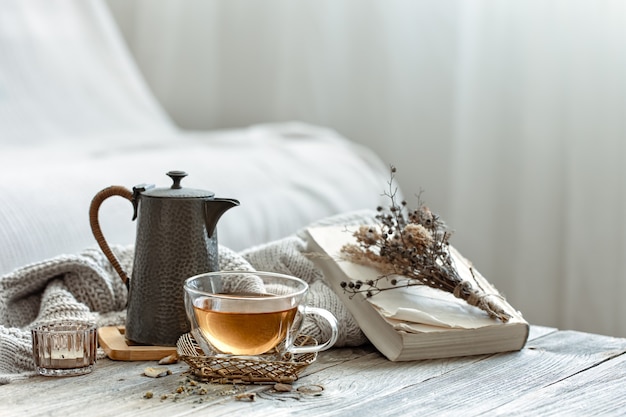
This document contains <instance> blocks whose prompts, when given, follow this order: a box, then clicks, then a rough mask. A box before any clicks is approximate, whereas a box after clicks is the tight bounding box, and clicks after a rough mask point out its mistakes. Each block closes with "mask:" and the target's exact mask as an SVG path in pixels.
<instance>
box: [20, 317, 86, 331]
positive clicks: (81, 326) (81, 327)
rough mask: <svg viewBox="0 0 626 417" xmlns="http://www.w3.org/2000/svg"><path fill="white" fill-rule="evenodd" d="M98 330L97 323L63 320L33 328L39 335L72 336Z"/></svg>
mask: <svg viewBox="0 0 626 417" xmlns="http://www.w3.org/2000/svg"><path fill="white" fill-rule="evenodd" d="M96 329H97V328H96V324H95V323H91V322H80V321H71V320H66V319H62V320H56V321H51V322H48V323H43V324H39V325H37V326H34V327H32V328H31V331H35V332H37V333H55V334H71V333H77V332H85V331H87V332H88V331H92V330H96Z"/></svg>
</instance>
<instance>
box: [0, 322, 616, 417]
mask: <svg viewBox="0 0 626 417" xmlns="http://www.w3.org/2000/svg"><path fill="white" fill-rule="evenodd" d="M531 329H532V330H531V340H530V341H529V343H528V344H527V346H526V348H524V349H523V350H522V351H520V352H514V353H505V354H498V355H492V356H474V357H461V358H452V359H439V360H427V361H414V362H403V363H397V362H396V363H394V362H390V361H388V360H386V359H385V358H384V357H383V356H381V355H380V354H379V353H378V352H377V351H376V350H375V349H374V348H373V347H372V346H363V347H359V348H346V349H332V350H330V351H326V352H321V353H320V354H319V355H318V359H317V361H316V362H315V363H313V364H312V365H311V366H309V367H308V368H307V369H306V370H305V372H304V373H303V375H302V377H301V378H300V379H299V380H298V381H296V382H295V383H294V384H293V387H294V391H292V392H276V391H275V390H273V389H272V387H271V386H233V385H218V384H200V385H198V386H196V388H198V387H200V386H201V387H203V388H204V389H205V390H206V393H205V394H204V395H199V394H198V393H197V392H195V393H194V392H184V393H181V394H176V389H177V387H179V386H182V387H184V388H186V389H190V387H189V386H188V383H187V382H186V381H187V380H186V371H187V369H188V367H187V365H186V364H184V363H179V364H175V365H170V366H169V368H170V369H171V370H172V372H173V374H172V375H170V376H167V377H163V378H157V379H154V378H148V377H145V376H143V375H142V373H143V369H144V368H145V367H146V366H156V362H153V361H150V362H119V361H111V360H108V359H105V360H100V361H98V363H97V364H96V369H95V370H94V372H93V373H92V374H88V375H83V376H79V377H71V378H50V377H33V378H31V379H28V380H24V381H18V382H15V383H13V384H9V385H4V386H0V403H1V404H2V407H1V411H0V415H29V416H43V415H51V416H62V417H71V416H74V415H76V416H82V415H88V414H90V415H98V416H118V417H119V416H120V415H134V416H135V415H136V416H144V415H145V416H154V415H157V416H158V415H166V416H182V415H191V414H196V413H198V412H200V413H203V414H210V415H211V416H228V417H232V415H233V414H237V413H238V414H240V415H251V414H253V415H255V416H258V417H261V416H266V415H267V416H272V417H276V416H282V415H329V416H330V415H337V414H341V415H347V416H350V415H354V416H358V417H363V416H364V415H377V414H380V415H381V416H384V415H407V414H416V413H419V415H428V414H436V415H440V414H442V413H450V414H462V415H479V414H485V413H487V414H492V413H495V412H502V413H503V414H510V413H511V412H512V411H514V410H521V411H522V413H521V414H524V415H538V414H543V410H544V409H545V410H547V411H556V410H557V409H556V408H555V406H554V405H552V406H551V405H550V404H551V402H552V401H554V400H555V399H556V398H561V396H563V397H564V398H565V400H564V401H561V406H562V407H563V406H564V402H565V401H566V402H567V403H569V404H572V405H571V407H577V406H580V405H581V404H583V405H584V403H585V401H592V399H595V398H598V395H599V393H600V392H602V390H604V391H605V393H604V395H605V396H606V397H608V396H610V395H618V396H619V398H621V387H623V383H624V375H625V374H626V365H625V363H624V357H626V355H623V352H626V340H625V339H615V338H609V337H605V336H597V335H590V334H584V333H577V332H562V331H556V330H555V329H551V328H540V327H536V326H532V327H531ZM611 358H615V359H611ZM612 363H615V364H616V365H615V367H614V368H613V367H612V366H611V365H612ZM596 365H597V366H596ZM612 369H614V370H615V371H614V372H613V371H612ZM586 375H588V376H589V377H588V378H587V376H586ZM604 381H608V382H606V383H605V382H604ZM307 387H308V388H310V389H309V390H308V391H306V388H307ZM320 387H321V389H322V391H321V392H313V389H315V388H320ZM297 389H300V391H298V390H297ZM303 390H304V391H303ZM611 390H612V391H611ZM147 391H152V392H153V393H154V397H153V398H152V399H145V398H143V397H144V394H145V393H146V392H147ZM248 392H254V393H255V395H256V397H255V401H253V402H248V401H240V400H237V399H236V398H235V396H236V395H237V394H241V393H248ZM33 395H36V401H34V400H33ZM161 396H165V397H164V399H161ZM518 398H519V399H518ZM244 399H245V398H244ZM533 401H537V402H539V403H540V404H543V405H542V406H541V407H543V408H540V407H539V406H537V407H535V406H533V405H532V404H527V403H532V402H533ZM596 401H597V400H596ZM603 401H604V403H606V404H607V405H608V407H609V408H606V410H609V409H613V407H619V406H621V405H623V404H622V403H621V402H620V401H618V400H615V399H614V400H612V401H608V400H603ZM571 409H572V410H574V409H575V408H571ZM590 409H591V410H596V409H597V410H603V408H600V406H599V405H598V406H597V407H596V408H590Z"/></svg>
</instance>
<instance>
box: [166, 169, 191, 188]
mask: <svg viewBox="0 0 626 417" xmlns="http://www.w3.org/2000/svg"><path fill="white" fill-rule="evenodd" d="M167 176H168V177H170V178H171V179H172V181H174V184H172V187H171V188H172V189H173V190H178V189H180V188H183V187H181V185H180V181H181V180H182V179H183V178H185V177H186V176H187V173H186V172H185V171H170V172H168V173H167Z"/></svg>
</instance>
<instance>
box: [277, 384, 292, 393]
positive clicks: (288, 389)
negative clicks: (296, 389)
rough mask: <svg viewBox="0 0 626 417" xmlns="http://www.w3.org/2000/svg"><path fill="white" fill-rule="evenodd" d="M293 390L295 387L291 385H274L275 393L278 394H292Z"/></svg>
mask: <svg viewBox="0 0 626 417" xmlns="http://www.w3.org/2000/svg"><path fill="white" fill-rule="evenodd" d="M292 390H293V386H291V385H289V384H283V383H280V382H279V383H278V384H275V385H274V391H277V392H291V391H292Z"/></svg>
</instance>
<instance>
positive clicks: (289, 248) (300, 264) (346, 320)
mask: <svg viewBox="0 0 626 417" xmlns="http://www.w3.org/2000/svg"><path fill="white" fill-rule="evenodd" d="M373 216H374V213H373V212H371V211H369V210H368V211H359V212H351V213H346V214H342V215H338V216H334V217H330V218H327V219H323V220H321V221H319V222H317V223H315V224H313V225H312V226H322V225H333V224H346V225H354V224H362V223H371V222H372V220H373ZM111 249H112V250H113V251H114V253H115V254H116V256H117V258H118V259H119V261H120V263H121V265H122V267H123V268H124V270H126V271H131V270H132V262H133V254H134V251H133V249H134V248H133V247H132V246H127V247H121V246H113V247H112V248H111ZM219 251H220V252H219V255H220V256H219V258H220V262H219V264H220V269H221V270H256V271H271V272H280V273H284V274H290V275H294V276H297V277H299V278H301V279H303V280H305V281H306V282H307V283H308V284H309V286H310V289H309V295H308V299H307V304H308V305H310V306H314V307H321V308H325V309H327V310H329V311H330V312H332V313H333V314H334V315H335V317H337V320H338V321H339V339H338V341H337V343H336V344H335V346H338V347H340V346H359V345H361V344H363V343H365V342H367V339H366V337H365V336H364V335H363V333H362V332H361V330H360V328H359V326H358V324H357V323H356V321H355V320H354V318H353V317H352V315H351V314H350V313H349V312H348V310H347V309H346V308H345V307H344V305H343V304H342V303H341V301H340V300H339V298H338V297H337V296H336V295H335V294H334V293H333V291H332V290H331V289H330V288H329V287H328V286H327V285H326V283H325V282H324V277H323V274H322V272H321V271H320V270H319V269H317V268H316V267H315V265H314V264H313V262H312V261H311V260H310V259H308V258H307V256H306V252H307V241H306V234H305V230H304V229H303V230H300V231H298V232H297V233H295V234H294V235H292V236H289V237H286V238H284V239H281V240H278V241H274V242H270V243H267V244H264V245H261V246H256V247H253V248H250V249H247V250H244V251H242V252H240V253H236V252H234V251H232V250H230V249H228V248H226V247H223V246H220V248H219ZM127 295H128V293H127V290H126V286H125V285H124V284H123V283H122V280H121V279H120V278H119V276H118V275H117V273H116V272H115V270H114V269H113V267H112V266H111V264H110V263H109V261H108V260H107V259H106V257H105V256H104V254H103V253H102V252H101V251H99V250H96V249H87V250H85V251H83V252H81V253H80V254H76V255H61V256H58V257H55V258H52V259H49V260H45V261H42V262H38V263H34V264H31V265H27V266H25V267H22V268H19V269H16V270H14V271H13V272H11V273H9V274H7V275H5V276H3V277H0V384H6V383H9V382H11V381H13V380H15V379H19V378H25V377H28V376H31V375H34V374H35V372H34V362H33V359H32V351H31V336H30V329H31V328H32V327H34V326H37V325H39V324H42V323H47V322H51V321H55V320H61V319H71V320H74V321H79V322H95V323H96V324H97V326H98V327H102V326H111V325H121V324H124V321H125V317H126V310H125V307H126V299H127ZM316 318H317V317H316V316H312V317H311V319H310V320H307V321H305V323H304V326H303V329H302V332H303V333H305V334H309V335H311V336H313V337H315V338H316V339H318V340H327V339H328V337H329V331H330V330H329V329H328V326H327V324H326V322H325V321H323V320H320V321H319V322H318V321H317V320H316ZM100 356H101V357H102V356H103V352H100Z"/></svg>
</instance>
